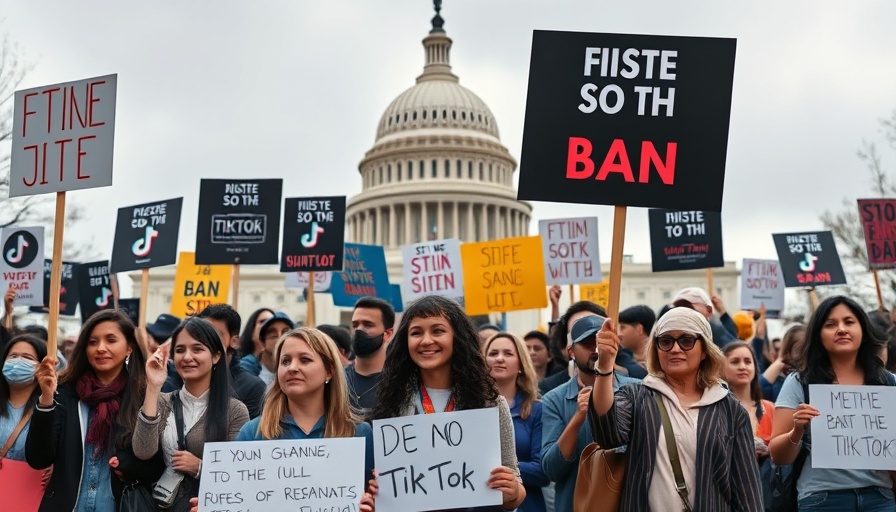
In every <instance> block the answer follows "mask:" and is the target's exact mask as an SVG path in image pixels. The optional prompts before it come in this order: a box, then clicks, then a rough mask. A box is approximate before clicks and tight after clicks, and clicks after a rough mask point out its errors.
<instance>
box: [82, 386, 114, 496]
mask: <svg viewBox="0 0 896 512" xmlns="http://www.w3.org/2000/svg"><path fill="white" fill-rule="evenodd" d="M78 405H79V406H80V409H81V415H82V416H81V417H82V418H83V417H84V413H85V412H87V409H88V406H87V404H85V403H83V402H79V403H78ZM94 412H95V411H94V409H89V412H87V414H86V416H87V425H90V421H91V420H92V419H93V415H94ZM82 425H83V422H82ZM83 435H84V438H85V439H86V438H87V428H84V430H83ZM111 456H112V452H111V451H109V450H105V449H101V450H98V451H97V450H94V446H93V445H90V444H87V443H86V441H85V443H84V466H83V468H82V469H81V488H80V490H79V491H78V504H77V506H76V507H75V510H76V511H77V512H105V511H107V510H115V498H114V497H113V496H112V468H111V467H110V466H109V458H110V457H111Z"/></svg>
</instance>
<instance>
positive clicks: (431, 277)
mask: <svg viewBox="0 0 896 512" xmlns="http://www.w3.org/2000/svg"><path fill="white" fill-rule="evenodd" d="M401 259H402V262H403V263H404V264H403V265H402V269H403V273H404V294H403V296H404V300H405V302H406V303H408V304H410V303H411V302H414V301H415V300H417V299H419V298H421V297H426V296H427V295H442V296H443V297H448V298H449V299H455V300H463V297H464V273H463V268H462V265H461V257H460V240H458V239H456V238H451V239H446V240H433V241H431V242H421V243H419V244H411V245H403V246H401Z"/></svg>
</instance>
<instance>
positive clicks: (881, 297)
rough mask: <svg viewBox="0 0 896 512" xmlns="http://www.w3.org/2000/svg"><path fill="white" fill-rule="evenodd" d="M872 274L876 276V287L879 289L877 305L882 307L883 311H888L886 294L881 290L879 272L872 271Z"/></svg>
mask: <svg viewBox="0 0 896 512" xmlns="http://www.w3.org/2000/svg"><path fill="white" fill-rule="evenodd" d="M871 273H872V274H874V287H875V288H877V304H878V307H880V310H881V311H886V308H884V294H883V292H882V291H881V289H880V276H879V275H878V274H877V270H876V269H875V270H872V271H871Z"/></svg>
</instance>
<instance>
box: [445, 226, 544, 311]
mask: <svg viewBox="0 0 896 512" xmlns="http://www.w3.org/2000/svg"><path fill="white" fill-rule="evenodd" d="M460 255H461V260H463V270H464V302H465V304H466V310H467V314H468V315H486V314H488V313H504V312H507V311H517V310H522V309H538V308H543V307H546V306H547V305H548V299H547V291H546V290H545V287H546V285H545V278H544V256H543V255H542V252H541V237H540V236H526V237H519V238H505V239H503V240H495V241H492V242H477V243H470V244H463V245H461V246H460Z"/></svg>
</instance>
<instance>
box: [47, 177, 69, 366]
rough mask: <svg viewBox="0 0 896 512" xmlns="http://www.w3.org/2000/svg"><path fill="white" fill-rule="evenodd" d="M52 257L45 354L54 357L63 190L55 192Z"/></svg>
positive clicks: (63, 227) (63, 209) (63, 224)
mask: <svg viewBox="0 0 896 512" xmlns="http://www.w3.org/2000/svg"><path fill="white" fill-rule="evenodd" d="M53 224H54V225H53V258H52V264H51V265H50V318H49V320H48V322H47V334H48V336H47V354H48V355H49V356H51V357H56V341H57V340H56V338H57V337H58V334H59V292H60V290H61V288H62V234H63V230H64V229H65V192H56V219H55V221H54V223H53Z"/></svg>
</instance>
